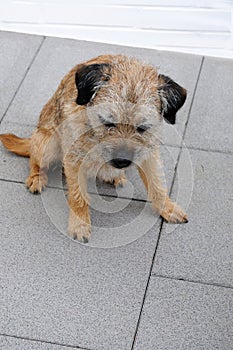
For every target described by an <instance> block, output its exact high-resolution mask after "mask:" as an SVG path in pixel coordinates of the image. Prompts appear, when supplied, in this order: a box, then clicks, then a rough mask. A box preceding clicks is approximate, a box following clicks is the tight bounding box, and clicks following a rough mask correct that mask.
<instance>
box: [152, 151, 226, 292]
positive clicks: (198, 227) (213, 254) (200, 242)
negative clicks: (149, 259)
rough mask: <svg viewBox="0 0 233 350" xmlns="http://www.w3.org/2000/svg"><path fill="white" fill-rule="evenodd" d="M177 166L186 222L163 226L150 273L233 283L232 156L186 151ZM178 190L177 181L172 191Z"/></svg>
mask: <svg viewBox="0 0 233 350" xmlns="http://www.w3.org/2000/svg"><path fill="white" fill-rule="evenodd" d="M191 162H192V166H193V173H194V188H193V193H192V182H193V179H192V172H191V169H190V165H189V159H188V156H187V155H185V154H184V153H183V154H182V156H181V159H180V163H179V166H178V178H179V192H180V194H179V196H178V198H179V202H180V203H181V204H183V203H185V204H186V205H187V206H188V203H189V201H190V200H191V203H190V205H189V208H188V209H187V212H188V215H189V223H188V224H186V225H180V226H178V227H177V228H176V229H175V227H174V230H173V231H172V232H171V228H172V226H171V225H166V226H165V229H164V230H163V233H162V236H161V239H160V242H159V249H158V251H157V255H156V260H155V264H154V269H153V272H154V273H155V274H158V275H164V276H171V277H178V278H185V279H189V280H196V281H204V282H208V283H216V284H220V285H225V286H231V287H233V274H232V270H233V263H232V261H233V236H232V231H233V224H232V211H233V200H232V199H233V188H232V164H233V155H230V154H221V153H214V152H204V151H191ZM176 190H177V181H176V185H175V187H174V191H175V192H176Z"/></svg>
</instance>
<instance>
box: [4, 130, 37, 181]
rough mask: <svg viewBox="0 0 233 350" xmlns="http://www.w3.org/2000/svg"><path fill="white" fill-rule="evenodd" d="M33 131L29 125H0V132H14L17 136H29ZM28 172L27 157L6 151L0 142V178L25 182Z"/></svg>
mask: <svg viewBox="0 0 233 350" xmlns="http://www.w3.org/2000/svg"><path fill="white" fill-rule="evenodd" d="M32 131H33V127H31V126H25V125H24V126H22V125H20V124H13V123H3V124H1V125H0V133H1V134H3V133H10V134H15V135H17V136H19V137H30V135H31V133H32ZM28 174H29V161H28V158H24V157H19V156H17V155H16V154H13V153H11V152H9V151H7V150H6V149H5V148H4V147H3V145H2V144H1V143H0V179H5V180H10V181H17V182H18V181H19V182H25V180H26V178H27V176H28Z"/></svg>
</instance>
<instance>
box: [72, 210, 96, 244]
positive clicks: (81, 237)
mask: <svg viewBox="0 0 233 350" xmlns="http://www.w3.org/2000/svg"><path fill="white" fill-rule="evenodd" d="M68 235H69V236H70V237H72V238H73V239H77V240H78V241H79V242H80V243H88V242H89V239H90V237H91V225H90V224H88V223H86V222H85V221H83V220H81V219H80V218H79V217H78V216H77V215H75V214H74V213H73V212H71V214H70V218H69V225H68Z"/></svg>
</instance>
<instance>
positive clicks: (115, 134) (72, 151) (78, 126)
mask: <svg viewBox="0 0 233 350" xmlns="http://www.w3.org/2000/svg"><path fill="white" fill-rule="evenodd" d="M186 95H187V91H186V89H184V88H183V87H181V86H180V85H178V84H177V83H176V82H175V81H173V80H172V79H171V78H169V77H168V76H165V75H162V74H159V73H158V72H157V70H156V69H155V68H154V67H153V66H152V65H149V64H145V63H143V62H141V61H140V60H138V59H136V58H132V57H127V56H124V55H101V56H98V57H97V58H94V59H91V60H89V61H87V62H84V63H81V64H78V65H76V66H75V67H74V68H73V69H72V70H71V71H70V72H69V73H68V74H67V75H66V76H65V77H64V78H63V80H62V81H61V83H60V84H59V86H58V88H57V90H56V92H55V93H54V95H53V96H52V97H51V98H50V100H49V101H48V102H47V104H46V105H45V106H44V107H43V109H42V111H41V114H40V118H39V122H38V124H37V127H36V129H35V131H34V132H33V134H32V136H31V138H28V139H25V138H19V137H17V136H15V135H13V134H1V135H0V140H1V141H2V143H3V145H4V146H5V147H6V148H7V149H8V150H9V151H12V152H14V153H16V154H18V155H20V156H25V157H30V174H29V177H28V178H27V180H26V186H27V188H28V189H29V191H30V192H31V193H41V191H42V190H43V189H44V188H45V186H46V184H47V181H48V178H47V170H48V168H49V165H50V164H51V162H54V161H59V160H60V161H62V163H63V167H64V172H65V176H66V181H67V185H68V205H69V208H70V211H69V220H68V233H69V235H71V236H72V237H73V238H74V239H78V240H79V241H80V242H84V243H87V242H88V240H89V239H90V236H91V220H90V213H89V196H88V193H87V176H91V175H92V176H94V175H96V176H97V177H98V178H100V179H102V180H104V181H106V182H111V183H113V184H114V185H115V186H117V185H124V183H125V181H126V176H125V169H126V168H128V167H129V166H131V165H132V164H134V165H135V166H136V167H137V169H138V171H139V174H140V176H141V179H142V181H143V183H144V185H145V187H146V189H147V193H148V199H149V200H150V201H151V203H152V207H153V208H154V210H155V211H156V212H157V213H159V214H160V215H161V216H162V217H163V218H164V219H165V220H166V221H167V222H172V223H185V222H188V219H187V215H186V214H185V213H184V211H183V210H182V209H181V208H180V207H179V206H178V205H177V204H176V203H173V202H172V201H171V199H170V198H169V196H168V193H167V189H166V188H165V187H164V185H163V184H162V181H161V174H160V173H159V171H158V169H159V164H160V155H159V139H160V134H161V126H162V121H163V119H165V121H167V122H169V123H171V124H174V123H175V121H176V113H177V111H178V110H179V109H180V108H181V107H182V105H183V104H184V102H185V100H186Z"/></svg>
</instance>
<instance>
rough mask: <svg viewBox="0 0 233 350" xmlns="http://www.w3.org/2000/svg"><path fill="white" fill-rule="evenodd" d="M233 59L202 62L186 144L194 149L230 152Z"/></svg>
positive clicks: (232, 131) (232, 125)
mask: <svg viewBox="0 0 233 350" xmlns="http://www.w3.org/2000/svg"><path fill="white" fill-rule="evenodd" d="M232 71H233V60H230V59H219V58H210V57H206V58H205V60H204V64H203V68H202V72H201V76H200V80H199V83H198V89H197V93H196V97H195V101H194V104H193V107H192V112H191V117H190V120H189V122H188V128H187V133H186V136H185V143H186V145H188V146H192V147H195V148H204V149H210V150H219V151H226V152H232V150H233V137H232V135H233V123H232V100H233V89H232V88H231V86H232Z"/></svg>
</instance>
